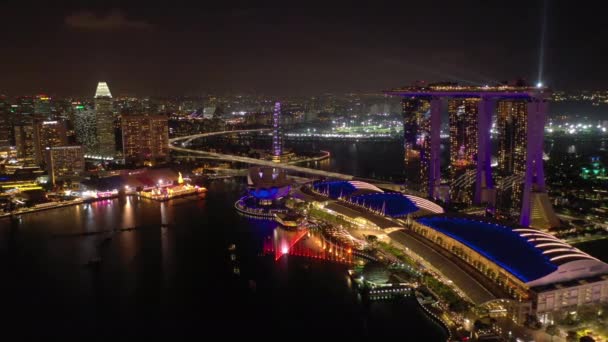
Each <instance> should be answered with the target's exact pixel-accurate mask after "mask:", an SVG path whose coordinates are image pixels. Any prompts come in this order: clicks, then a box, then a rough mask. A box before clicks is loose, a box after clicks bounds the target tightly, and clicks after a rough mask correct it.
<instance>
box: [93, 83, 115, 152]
mask: <svg viewBox="0 0 608 342" xmlns="http://www.w3.org/2000/svg"><path fill="white" fill-rule="evenodd" d="M95 119H96V120H95V121H96V130H97V152H98V153H99V154H100V155H102V156H104V157H113V156H114V155H115V154H116V135H115V133H114V119H115V118H114V112H113V106H112V94H111V93H110V89H109V88H108V85H107V83H106V82H99V84H97V90H96V92H95Z"/></svg>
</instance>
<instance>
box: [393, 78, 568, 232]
mask: <svg viewBox="0 0 608 342" xmlns="http://www.w3.org/2000/svg"><path fill="white" fill-rule="evenodd" d="M385 93H386V94H388V95H394V96H400V97H402V98H403V99H402V106H403V116H404V117H403V119H404V135H405V142H404V144H405V164H406V177H407V180H406V186H415V185H418V186H419V187H420V188H421V189H420V190H422V191H424V192H426V193H428V196H429V197H431V198H434V199H441V200H444V201H449V200H450V196H451V193H452V191H451V189H450V187H451V186H452V184H450V183H448V182H442V177H441V165H440V160H441V159H440V148H441V137H440V129H441V117H442V111H443V109H444V108H443V107H444V106H445V105H444V103H453V101H454V100H461V101H462V103H465V102H466V103H467V106H466V107H467V108H468V111H469V112H470V113H469V114H468V116H471V115H474V116H476V120H475V118H470V119H467V120H460V121H459V122H458V124H459V125H461V126H462V125H463V124H464V125H467V132H469V133H467V134H469V136H470V135H471V132H474V135H475V136H474V137H469V138H467V139H466V141H469V142H471V143H470V144H475V145H476V146H472V147H471V146H468V147H467V149H466V154H475V156H474V157H472V158H468V160H469V162H467V163H462V162H460V164H458V165H456V166H460V165H465V166H466V167H469V168H470V169H471V170H472V176H474V177H472V181H473V183H474V190H473V203H475V204H478V205H479V204H483V203H486V204H491V205H495V203H496V195H497V190H498V191H500V190H501V189H497V187H496V186H495V183H494V179H493V175H492V167H491V154H492V144H491V141H490V129H491V126H492V117H493V116H494V115H495V113H496V111H497V109H498V108H499V106H498V104H501V106H500V108H501V109H503V108H504V107H505V104H509V105H510V106H513V104H516V105H515V106H514V107H517V108H522V109H524V108H525V111H524V115H520V116H519V120H525V123H522V124H521V125H520V127H522V130H524V131H525V133H524V134H525V140H524V139H522V140H524V141H522V143H523V145H524V146H517V147H516V148H517V149H518V150H521V151H525V161H524V157H523V156H524V152H522V153H520V154H519V155H521V156H522V158H521V159H522V164H524V165H525V168H524V169H523V170H522V171H521V173H523V174H522V175H521V176H522V178H523V179H522V180H521V182H522V183H523V191H521V192H522V194H521V206H520V215H519V221H520V224H521V225H522V226H524V227H535V228H541V229H545V228H549V227H555V226H558V225H559V220H558V218H557V216H556V215H555V213H554V211H553V208H552V206H551V204H550V202H549V197H548V195H547V192H546V188H545V174H544V169H543V158H542V157H543V139H544V125H545V117H546V115H547V110H548V102H547V100H548V97H549V96H550V95H551V92H550V90H549V89H547V88H546V87H543V86H538V87H531V86H527V85H521V84H518V85H498V86H462V85H458V84H455V83H436V84H428V85H416V86H412V87H404V88H398V89H392V90H388V91H385ZM469 107H470V108H469ZM463 108H464V106H463ZM450 125H452V123H450ZM469 126H473V127H469ZM450 131H451V132H450V133H454V132H452V131H456V129H452V127H451V129H450ZM522 132H523V131H522ZM456 140H458V139H450V141H456ZM451 150H454V151H457V150H458V149H456V148H451ZM461 150H462V149H461ZM475 150H476V151H475ZM471 151H472V152H471ZM453 153H454V152H453ZM450 159H451V160H456V159H458V158H454V156H451V157H450ZM461 159H462V158H460V161H461ZM454 166H455V165H450V168H454ZM451 172H453V170H451Z"/></svg>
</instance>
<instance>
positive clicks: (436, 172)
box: [429, 96, 441, 198]
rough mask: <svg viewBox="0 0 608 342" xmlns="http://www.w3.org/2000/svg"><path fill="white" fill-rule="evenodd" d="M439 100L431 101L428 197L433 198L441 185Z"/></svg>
mask: <svg viewBox="0 0 608 342" xmlns="http://www.w3.org/2000/svg"><path fill="white" fill-rule="evenodd" d="M440 133H441V98H440V97H436V96H433V98H432V99H431V160H430V163H429V197H431V198H435V197H436V196H437V194H436V193H435V192H436V190H437V188H438V187H439V185H440V184H441V164H440V155H441V135H440Z"/></svg>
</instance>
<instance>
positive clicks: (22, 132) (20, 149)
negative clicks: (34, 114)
mask: <svg viewBox="0 0 608 342" xmlns="http://www.w3.org/2000/svg"><path fill="white" fill-rule="evenodd" d="M35 131H36V129H35V128H34V123H33V122H32V121H31V120H30V122H29V123H20V124H18V125H15V127H14V136H15V146H16V147H17V158H20V159H24V160H26V161H28V162H31V163H35V162H36V139H35Z"/></svg>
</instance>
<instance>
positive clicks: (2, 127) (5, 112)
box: [0, 95, 13, 147]
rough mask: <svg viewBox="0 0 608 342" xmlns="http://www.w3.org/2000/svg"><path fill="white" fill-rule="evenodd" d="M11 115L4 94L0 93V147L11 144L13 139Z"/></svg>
mask: <svg viewBox="0 0 608 342" xmlns="http://www.w3.org/2000/svg"><path fill="white" fill-rule="evenodd" d="M12 118H13V115H12V113H11V108H10V105H9V103H8V101H7V99H6V97H5V96H3V95H0V147H6V146H11V143H12V141H13V127H12V126H13V122H12V121H13V120H12Z"/></svg>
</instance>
